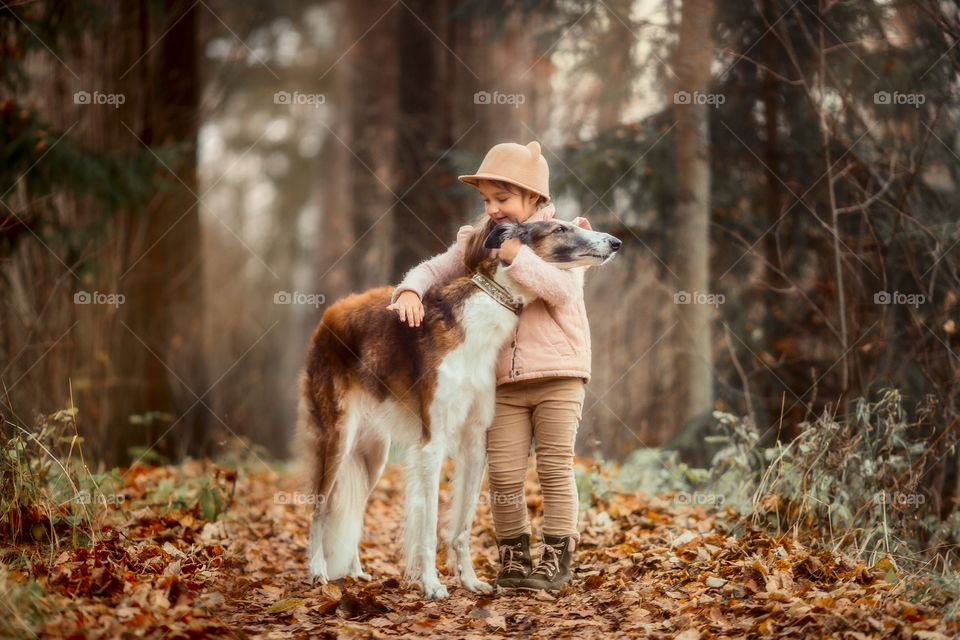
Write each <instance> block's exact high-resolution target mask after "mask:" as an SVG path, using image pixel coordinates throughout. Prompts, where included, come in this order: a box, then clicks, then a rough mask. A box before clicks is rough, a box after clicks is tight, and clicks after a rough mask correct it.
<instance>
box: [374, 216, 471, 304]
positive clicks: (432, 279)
mask: <svg viewBox="0 0 960 640" xmlns="http://www.w3.org/2000/svg"><path fill="white" fill-rule="evenodd" d="M471 235H473V227H471V226H470V225H464V226H462V227H460V230H459V231H457V241H456V242H455V243H453V244H452V245H450V248H449V249H447V250H446V251H445V252H443V253H441V254H438V255H435V256H434V257H432V258H430V259H429V260H424V261H423V262H421V263H420V264H418V265H417V266H415V267H413V268H412V269H410V270H409V271H407V273H406V275H404V276H403V281H401V282H400V284H398V285H397V287H396V288H395V289H394V290H393V295H392V296H391V297H390V304H393V303H394V302H396V301H397V297H399V296H400V294H401V293H403V292H404V291H413V292H414V293H416V294H417V295H418V296H420V299H421V300H422V299H423V294H425V293H426V292H427V290H428V289H429V288H430V287H433V286H436V285H438V284H444V283H447V282H450V281H451V280H453V279H454V278H457V277H459V276H462V275H463V274H464V267H463V252H464V249H465V248H466V246H467V240H469V239H470V236H471Z"/></svg>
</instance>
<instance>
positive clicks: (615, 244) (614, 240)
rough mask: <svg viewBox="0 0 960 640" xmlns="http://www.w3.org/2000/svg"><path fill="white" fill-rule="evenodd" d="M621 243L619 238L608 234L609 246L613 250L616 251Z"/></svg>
mask: <svg viewBox="0 0 960 640" xmlns="http://www.w3.org/2000/svg"><path fill="white" fill-rule="evenodd" d="M622 244H623V243H622V242H620V240H618V239H617V238H614V237H613V236H610V248H611V249H613V250H614V251H616V250H617V249H619V248H620V245H622Z"/></svg>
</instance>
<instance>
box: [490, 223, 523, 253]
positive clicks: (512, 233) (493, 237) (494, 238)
mask: <svg viewBox="0 0 960 640" xmlns="http://www.w3.org/2000/svg"><path fill="white" fill-rule="evenodd" d="M526 235H527V225H525V224H523V223H522V222H520V223H514V222H503V223H501V224H498V225H497V226H495V227H494V228H493V231H491V232H490V235H488V236H487V238H486V240H484V241H483V246H484V248H486V249H499V248H500V245H502V244H503V241H504V240H507V239H509V238H520V241H521V242H523V239H524V238H525V237H526Z"/></svg>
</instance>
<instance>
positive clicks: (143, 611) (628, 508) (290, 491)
mask: <svg viewBox="0 0 960 640" xmlns="http://www.w3.org/2000/svg"><path fill="white" fill-rule="evenodd" d="M197 482H202V483H210V484H209V485H206V486H208V487H217V488H218V493H216V494H214V493H211V492H209V491H208V492H207V493H205V494H202V495H201V496H200V499H199V500H198V501H197V502H196V503H194V504H193V505H192V506H190V505H188V504H186V503H182V502H177V501H172V500H167V501H166V502H159V501H156V500H155V497H156V496H157V492H158V490H159V489H160V488H162V487H163V486H167V487H169V486H170V485H171V484H184V483H187V484H189V483H197ZM124 483H125V486H124V489H123V494H124V496H126V499H125V507H126V508H125V509H122V510H115V511H116V513H114V514H113V515H112V516H110V515H109V514H108V516H107V517H106V519H105V520H104V521H103V522H102V523H98V528H99V529H100V531H99V534H98V541H97V543H96V544H95V545H94V547H93V549H92V550H88V549H66V550H62V551H59V552H52V553H51V552H49V550H47V551H42V550H41V547H39V546H38V547H36V548H35V549H34V550H32V551H31V549H30V548H29V545H20V546H19V547H18V548H17V549H16V552H17V553H16V554H14V553H13V551H14V550H13V549H11V548H9V547H8V548H5V549H0V553H2V555H0V557H2V558H3V562H2V563H0V589H2V590H3V591H2V593H3V598H2V599H0V603H2V604H3V605H4V606H3V607H2V608H0V618H2V620H0V636H7V635H9V636H11V637H68V638H70V637H73V638H114V637H120V636H124V637H150V638H201V637H208V638H237V639H243V638H333V637H341V636H342V637H357V638H389V637H400V636H406V637H412V636H439V637H456V638H471V637H476V638H500V637H504V638H505V637H510V636H516V635H521V636H524V637H536V638H540V637H542V638H556V637H564V636H567V637H576V638H582V639H587V638H608V637H630V638H677V639H680V640H693V639H699V638H703V639H707V638H844V639H851V640H853V639H855V640H866V639H868V638H898V639H900V638H903V639H912V638H916V639H929V640H941V639H946V638H952V637H957V635H958V625H957V621H956V620H952V621H943V620H941V619H939V618H938V617H937V615H936V612H935V611H934V610H933V609H930V608H927V607H924V606H918V605H916V604H911V603H910V602H909V601H908V600H907V597H906V596H905V594H904V586H903V580H902V579H901V577H900V576H898V575H897V573H896V571H894V570H892V568H891V567H889V566H886V565H884V564H883V563H881V565H880V566H877V567H867V566H864V565H863V564H858V563H856V562H854V561H851V560H845V559H843V558H840V557H837V556H835V555H833V554H832V553H830V552H829V551H826V550H819V551H811V550H810V549H809V548H807V547H805V546H803V545H801V544H800V543H799V542H797V541H795V540H793V539H790V538H777V537H773V536H770V535H768V534H766V533H764V532H762V531H759V530H757V529H754V528H752V527H750V526H741V527H740V530H742V533H741V534H740V535H738V536H737V535H734V534H732V533H730V531H731V530H732V529H731V528H730V527H729V526H727V524H728V523H729V522H730V521H731V519H732V513H731V512H719V513H717V512H708V511H706V510H704V508H703V507H701V506H696V507H694V506H689V505H686V504H677V502H676V501H675V500H674V499H672V498H671V497H669V496H665V497H654V498H647V497H645V496H637V495H615V496H612V497H608V498H603V499H601V500H594V502H593V504H592V505H591V506H590V507H589V508H588V509H585V510H583V511H582V517H583V526H582V532H583V533H582V540H581V545H580V547H579V548H578V550H577V551H576V554H575V559H574V572H575V578H574V581H573V583H572V584H571V585H570V586H569V587H567V588H565V589H564V590H563V591H561V592H560V593H558V594H556V595H549V594H546V593H540V594H526V593H502V592H501V593H498V594H494V595H491V596H479V595H476V594H473V593H469V592H467V591H465V590H464V589H463V588H461V587H460V586H459V585H457V584H456V581H455V579H454V578H453V577H452V576H451V575H449V572H448V571H447V567H446V564H445V560H444V554H443V552H442V551H441V552H440V565H441V570H442V573H443V575H442V580H443V581H444V583H445V584H446V585H447V587H448V589H449V590H450V597H449V598H447V599H445V600H440V601H425V600H423V599H422V598H421V594H420V592H419V588H418V585H417V584H415V583H413V584H411V583H408V582H405V581H404V580H403V579H402V564H401V555H400V554H401V549H400V543H399V540H400V539H401V537H400V533H401V522H402V508H403V507H402V505H403V492H402V470H401V468H400V466H399V465H396V464H393V465H390V466H388V468H387V471H386V473H385V474H384V477H383V478H382V479H381V481H380V483H379V484H378V486H377V488H376V490H375V492H374V494H373V496H372V498H371V503H370V504H369V505H368V507H367V513H366V530H365V533H364V541H363V543H362V545H361V550H360V557H361V560H362V562H363V565H364V570H365V571H367V572H368V573H370V574H371V575H372V580H370V581H367V580H363V579H360V580H353V579H350V578H347V579H345V580H344V581H342V582H340V583H339V584H328V585H311V584H310V582H309V579H308V575H307V566H306V546H307V532H308V507H307V506H305V505H302V504H284V499H282V498H278V496H291V495H296V494H295V492H297V491H302V486H301V485H300V484H299V480H298V478H297V477H296V476H294V475H293V474H292V473H289V472H285V471H280V472H275V471H272V470H269V469H266V468H264V469H262V470H259V471H243V472H240V473H236V472H235V471H233V470H231V469H227V468H224V467H218V466H216V465H213V464H211V463H209V462H188V463H186V464H184V465H181V466H178V467H170V466H142V467H134V468H133V469H132V470H131V471H130V472H129V473H127V474H126V476H125V480H124ZM219 491H222V496H224V497H225V500H224V504H223V505H221V506H222V507H223V512H222V513H221V514H220V515H219V517H217V519H216V521H215V522H211V521H209V520H208V519H205V518H204V517H203V516H204V515H205V514H206V515H209V513H210V509H214V511H220V509H219V508H217V507H218V504H217V501H218V500H220V499H221V498H220V496H221V494H220V493H219ZM448 495H449V491H448V486H447V484H446V483H444V484H443V486H442V489H441V500H442V501H444V502H445V501H446V499H447V497H448ZM537 495H538V491H537V489H536V483H535V476H534V475H533V473H532V471H531V475H530V476H529V479H528V483H527V499H528V504H529V506H530V507H531V513H535V512H538V511H539V507H540V504H539V500H538V498H537ZM287 502H295V500H289V501H287ZM442 517H443V516H442V514H441V518H442ZM441 522H443V520H442V519H441ZM538 531H539V527H538V525H537V522H536V521H534V533H535V535H534V541H536V540H537V536H536V533H537V532H538ZM47 547H48V548H49V545H47ZM536 547H537V545H536V543H535V544H534V553H535V556H536V550H537V548H536ZM473 548H474V551H475V564H476V568H477V573H478V574H479V575H480V577H481V579H485V580H488V581H490V582H492V581H493V577H494V574H495V572H496V550H495V546H494V537H493V529H492V524H491V520H490V514H489V507H488V506H487V505H485V504H481V505H480V507H479V509H478V514H477V520H476V524H475V529H474V537H473ZM17 554H19V555H18V557H19V558H20V561H19V563H18V562H13V561H12V559H13V557H14V556H15V555H17Z"/></svg>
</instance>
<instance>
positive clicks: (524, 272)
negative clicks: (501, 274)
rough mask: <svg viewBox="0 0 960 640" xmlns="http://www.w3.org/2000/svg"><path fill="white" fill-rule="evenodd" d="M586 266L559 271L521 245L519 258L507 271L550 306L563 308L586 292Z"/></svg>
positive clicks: (531, 250) (518, 252)
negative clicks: (584, 288)
mask: <svg viewBox="0 0 960 640" xmlns="http://www.w3.org/2000/svg"><path fill="white" fill-rule="evenodd" d="M585 270H586V269H585V268H584V267H574V268H572V269H559V268H557V267H555V266H553V265H552V264H550V263H549V262H547V261H546V260H544V259H543V258H541V257H540V256H538V255H537V254H536V253H534V252H533V249H531V248H530V247H528V246H527V245H521V246H520V249H519V251H517V257H516V258H514V259H513V262H512V263H511V264H510V265H509V266H508V267H506V268H505V269H504V271H506V272H507V273H509V274H510V277H511V278H513V279H514V280H516V281H517V283H518V284H521V285H523V286H524V287H526V288H527V289H530V291H533V292H534V293H536V294H537V295H538V296H539V297H540V298H542V299H543V300H544V301H545V302H546V303H547V304H549V305H551V306H554V307H562V306H564V305H567V304H570V303H571V302H574V301H575V300H576V299H577V297H578V296H580V295H581V294H582V292H583V272H584V271H585Z"/></svg>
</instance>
